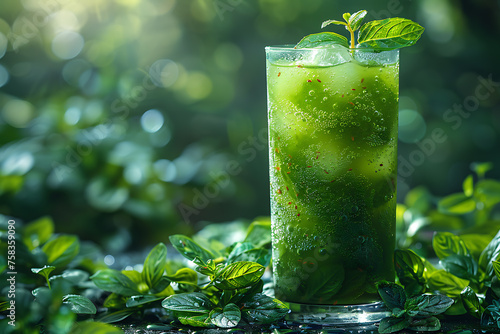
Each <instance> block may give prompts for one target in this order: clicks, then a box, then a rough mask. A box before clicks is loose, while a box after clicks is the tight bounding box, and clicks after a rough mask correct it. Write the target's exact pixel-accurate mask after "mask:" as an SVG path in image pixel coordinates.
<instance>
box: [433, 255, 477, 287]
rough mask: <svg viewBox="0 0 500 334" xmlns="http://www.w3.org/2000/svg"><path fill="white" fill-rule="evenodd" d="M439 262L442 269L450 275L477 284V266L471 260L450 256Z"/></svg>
mask: <svg viewBox="0 0 500 334" xmlns="http://www.w3.org/2000/svg"><path fill="white" fill-rule="evenodd" d="M440 262H441V264H442V265H443V267H444V269H446V271H448V272H450V273H451V274H453V275H455V276H457V277H459V278H462V279H466V280H469V281H476V282H477V279H476V276H477V273H478V266H477V262H476V261H475V260H474V259H473V258H471V257H468V256H464V255H451V256H448V257H447V258H445V259H443V260H441V261H440Z"/></svg>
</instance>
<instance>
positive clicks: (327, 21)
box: [321, 20, 347, 29]
mask: <svg viewBox="0 0 500 334" xmlns="http://www.w3.org/2000/svg"><path fill="white" fill-rule="evenodd" d="M330 24H337V25H339V24H340V25H344V26H346V25H347V23H345V22H344V21H337V20H326V21H323V23H321V29H323V28H324V27H326V26H328V25H330Z"/></svg>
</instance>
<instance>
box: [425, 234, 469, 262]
mask: <svg viewBox="0 0 500 334" xmlns="http://www.w3.org/2000/svg"><path fill="white" fill-rule="evenodd" d="M432 248H434V252H436V255H437V257H438V258H440V259H441V260H442V259H444V258H447V257H448V256H450V255H455V254H458V255H464V256H469V255H470V253H469V250H468V249H467V246H465V243H464V242H463V241H462V239H460V237H459V236H456V235H454V234H453V233H450V232H438V233H436V234H435V235H434V237H433V238H432Z"/></svg>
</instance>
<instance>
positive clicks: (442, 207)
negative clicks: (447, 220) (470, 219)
mask: <svg viewBox="0 0 500 334" xmlns="http://www.w3.org/2000/svg"><path fill="white" fill-rule="evenodd" d="M475 209H476V201H475V200H474V198H471V197H467V196H466V195H465V194H464V193H456V194H451V195H448V196H446V197H445V198H443V199H442V200H440V201H439V202H438V210H439V212H441V213H446V214H449V215H463V214H465V213H469V212H472V211H474V210H475Z"/></svg>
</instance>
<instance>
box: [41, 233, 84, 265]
mask: <svg viewBox="0 0 500 334" xmlns="http://www.w3.org/2000/svg"><path fill="white" fill-rule="evenodd" d="M42 251H43V252H44V253H45V254H46V255H47V262H48V264H49V265H51V266H54V267H63V266H65V265H67V264H68V263H70V262H71V260H73V258H74V257H75V256H76V255H78V252H79V251H80V241H79V240H78V237H77V236H74V235H61V236H59V237H57V238H54V239H52V240H49V241H48V242H47V243H46V244H45V245H43V247H42Z"/></svg>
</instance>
